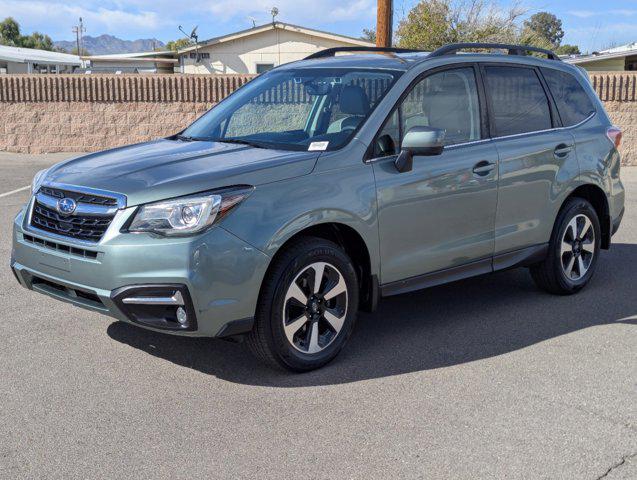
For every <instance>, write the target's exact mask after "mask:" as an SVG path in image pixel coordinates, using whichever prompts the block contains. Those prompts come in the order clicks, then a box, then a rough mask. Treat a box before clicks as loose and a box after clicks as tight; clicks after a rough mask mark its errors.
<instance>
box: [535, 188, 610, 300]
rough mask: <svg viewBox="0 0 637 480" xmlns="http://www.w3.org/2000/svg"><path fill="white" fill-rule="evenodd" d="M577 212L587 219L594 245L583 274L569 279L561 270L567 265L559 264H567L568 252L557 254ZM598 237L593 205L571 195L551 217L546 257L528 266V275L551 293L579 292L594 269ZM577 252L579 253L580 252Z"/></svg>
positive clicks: (560, 250)
mask: <svg viewBox="0 0 637 480" xmlns="http://www.w3.org/2000/svg"><path fill="white" fill-rule="evenodd" d="M579 215H584V216H586V217H588V219H589V220H590V221H591V224H592V225H591V226H592V229H593V232H594V235H595V237H594V239H593V241H592V242H591V245H592V246H593V247H594V252H593V254H592V259H591V260H590V264H589V266H588V268H587V270H586V273H585V274H584V275H583V276H581V278H576V279H573V278H571V277H569V276H567V274H566V271H565V270H566V269H567V268H568V266H563V261H564V262H565V263H567V264H568V262H569V260H570V257H569V254H568V253H567V254H565V255H562V253H561V252H562V239H563V238H564V235H565V232H566V230H567V228H569V223H570V222H571V221H572V220H573V219H574V218H575V217H577V216H579ZM579 218H582V217H579ZM571 231H572V230H571ZM569 233H570V232H569ZM600 239H601V229H600V226H599V218H598V217H597V212H595V209H594V208H593V206H592V205H591V204H590V203H589V202H588V201H586V200H585V199H583V198H578V197H574V198H571V199H569V200H568V201H567V202H566V203H565V204H564V206H563V207H562V209H561V210H560V213H559V214H558V215H557V219H556V220H555V226H554V227H553V232H552V234H551V240H550V242H549V251H548V254H547V256H546V258H545V259H544V261H542V262H540V263H538V264H536V265H533V266H531V268H530V271H531V276H532V277H533V280H534V281H535V283H536V285H537V286H538V287H539V288H541V289H543V290H546V291H547V292H549V293H552V294H555V295H571V294H573V293H577V292H578V291H580V290H581V289H582V288H584V287H585V286H586V284H587V283H588V282H589V281H590V279H591V277H592V276H593V273H594V272H595V267H596V265H597V260H598V258H599V252H600ZM580 250H581V249H580ZM570 255H572V254H570ZM579 255H582V254H581V253H580V254H579ZM576 259H577V257H576ZM572 268H573V267H572Z"/></svg>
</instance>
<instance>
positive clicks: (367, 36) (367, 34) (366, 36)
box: [360, 28, 376, 43]
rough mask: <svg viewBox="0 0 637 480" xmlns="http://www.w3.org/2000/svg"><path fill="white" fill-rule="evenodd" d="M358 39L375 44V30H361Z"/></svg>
mask: <svg viewBox="0 0 637 480" xmlns="http://www.w3.org/2000/svg"><path fill="white" fill-rule="evenodd" d="M360 38H361V40H365V41H367V42H371V43H376V30H374V29H373V28H363V34H362V35H361V37H360Z"/></svg>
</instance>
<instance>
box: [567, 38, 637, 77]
mask: <svg viewBox="0 0 637 480" xmlns="http://www.w3.org/2000/svg"><path fill="white" fill-rule="evenodd" d="M564 61H565V62H568V63H572V64H574V65H578V66H580V67H583V68H585V69H586V70H588V71H589V72H617V71H632V70H637V43H629V44H628V45H622V46H621V47H615V48H610V49H608V50H601V51H599V52H594V53H593V54H591V55H580V56H577V57H569V58H565V59H564Z"/></svg>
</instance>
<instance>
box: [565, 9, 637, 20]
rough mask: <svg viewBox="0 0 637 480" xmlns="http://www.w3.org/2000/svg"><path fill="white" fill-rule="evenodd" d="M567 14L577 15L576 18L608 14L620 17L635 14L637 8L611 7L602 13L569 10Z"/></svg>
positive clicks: (606, 15) (606, 16) (604, 16)
mask: <svg viewBox="0 0 637 480" xmlns="http://www.w3.org/2000/svg"><path fill="white" fill-rule="evenodd" d="M566 13H568V14H569V15H573V16H574V17H578V18H592V17H598V16H599V17H603V18H608V15H609V14H610V15H619V16H621V17H630V16H633V15H637V10H630V9H612V10H605V11H604V12H603V13H601V12H594V11H592V10H569V11H568V12H566Z"/></svg>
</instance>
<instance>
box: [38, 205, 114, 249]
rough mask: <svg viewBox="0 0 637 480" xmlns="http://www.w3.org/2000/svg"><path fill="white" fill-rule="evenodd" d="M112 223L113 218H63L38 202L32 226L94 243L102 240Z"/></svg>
mask: <svg viewBox="0 0 637 480" xmlns="http://www.w3.org/2000/svg"><path fill="white" fill-rule="evenodd" d="M112 221H113V217H112V216H109V217H104V216H88V215H73V216H68V217H63V216H61V215H60V214H58V213H57V212H56V211H55V210H52V209H50V208H48V207H46V206H45V205H44V204H42V203H40V202H39V201H37V200H36V201H35V205H34V206H33V212H32V214H31V225H33V226H34V227H36V228H39V229H41V230H45V231H47V232H52V233H56V234H58V235H63V236H66V237H71V238H77V239H80V240H89V241H93V242H98V241H100V240H101V238H102V236H103V235H104V232H106V229H107V228H108V227H109V225H110V224H111V222H112Z"/></svg>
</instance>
